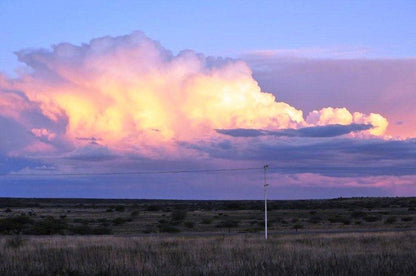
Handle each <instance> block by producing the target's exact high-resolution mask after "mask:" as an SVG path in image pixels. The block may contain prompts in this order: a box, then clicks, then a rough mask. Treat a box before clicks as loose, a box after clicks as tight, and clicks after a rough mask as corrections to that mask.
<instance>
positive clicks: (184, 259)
mask: <svg viewBox="0 0 416 276" xmlns="http://www.w3.org/2000/svg"><path fill="white" fill-rule="evenodd" d="M10 239H17V241H11V240H10ZM19 239H20V238H19V237H10V236H3V237H0V260H1V262H0V275H416V251H415V250H414V248H415V246H416V232H414V231H409V232H397V233H355V234H325V235H289V236H272V237H270V239H269V240H268V241H267V242H266V241H264V240H263V239H262V238H261V237H260V236H252V235H251V236H250V235H246V236H243V235H240V236H217V237H179V236H176V237H175V236H147V237H115V236H100V237H97V236H89V237H79V236H48V237H47V236H45V237H22V239H23V240H22V241H19ZM14 245H16V246H14Z"/></svg>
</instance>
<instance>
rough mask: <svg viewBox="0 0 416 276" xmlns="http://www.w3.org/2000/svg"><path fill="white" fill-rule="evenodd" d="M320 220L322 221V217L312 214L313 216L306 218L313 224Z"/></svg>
mask: <svg viewBox="0 0 416 276" xmlns="http://www.w3.org/2000/svg"><path fill="white" fill-rule="evenodd" d="M321 221H322V218H321V217H319V216H313V217H311V218H309V220H308V222H309V223H313V224H317V223H319V222H321Z"/></svg>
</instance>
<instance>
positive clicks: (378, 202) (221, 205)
mask: <svg viewBox="0 0 416 276" xmlns="http://www.w3.org/2000/svg"><path fill="white" fill-rule="evenodd" d="M120 206H126V207H131V208H136V209H143V210H148V211H158V210H160V211H170V210H177V209H183V210H189V211H195V210H202V211H204V210H205V211H207V210H261V209H263V208H264V201H262V200H154V199H78V198H0V208H12V207H15V208H50V207H57V208H63V207H64V208H117V207H119V208H120ZM268 208H269V209H270V210H288V209H306V210H315V209H357V208H366V209H376V208H412V209H413V208H416V197H356V198H335V199H311V200H269V201H268Z"/></svg>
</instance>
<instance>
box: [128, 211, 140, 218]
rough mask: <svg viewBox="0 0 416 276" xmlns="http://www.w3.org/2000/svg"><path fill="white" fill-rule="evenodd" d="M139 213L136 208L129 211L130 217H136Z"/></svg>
mask: <svg viewBox="0 0 416 276" xmlns="http://www.w3.org/2000/svg"><path fill="white" fill-rule="evenodd" d="M138 215H139V211H138V210H134V211H133V212H131V213H130V216H131V217H137V216H138Z"/></svg>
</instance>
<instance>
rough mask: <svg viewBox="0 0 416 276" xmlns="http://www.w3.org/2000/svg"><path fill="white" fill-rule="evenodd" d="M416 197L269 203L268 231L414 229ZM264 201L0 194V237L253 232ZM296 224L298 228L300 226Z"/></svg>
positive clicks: (260, 224)
mask: <svg viewBox="0 0 416 276" xmlns="http://www.w3.org/2000/svg"><path fill="white" fill-rule="evenodd" d="M415 207H416V198H337V199H329V200H293V201H290V200H278V201H275V200H271V201H269V215H268V217H269V219H268V225H269V231H270V232H271V233H273V232H278V233H286V232H287V233H288V232H299V233H305V232H308V231H316V230H322V231H326V230H359V229H414V228H415V227H416V218H415V217H416V209H415ZM263 208H264V203H263V201H256V200H252V201H248V200H243V201H224V200H218V201H215V200H214V201H196V200H123V199H117V200H109V199H19V198H0V235H1V234H5V235H14V234H23V235H25V234H28V235H55V234H59V235H98V234H101V235H107V234H116V235H124V234H128V235H132V234H133V235H136V234H152V233H157V232H160V233H165V232H168V233H169V232H170V233H173V232H176V233H178V232H192V233H202V232H206V233H228V232H230V233H254V232H259V231H262V229H263V225H264V220H263V218H264V214H263V213H264V211H263ZM300 226H301V227H300Z"/></svg>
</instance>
